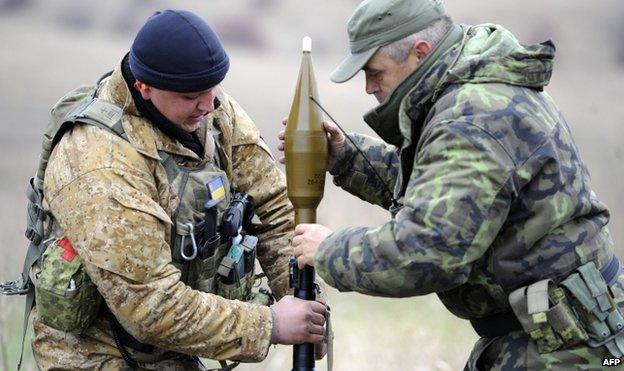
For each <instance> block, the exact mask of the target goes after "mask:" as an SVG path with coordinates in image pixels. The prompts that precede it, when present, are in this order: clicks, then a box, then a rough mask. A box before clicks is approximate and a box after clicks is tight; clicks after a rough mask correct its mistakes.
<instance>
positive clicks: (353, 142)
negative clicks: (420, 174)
mask: <svg viewBox="0 0 624 371" xmlns="http://www.w3.org/2000/svg"><path fill="white" fill-rule="evenodd" d="M310 100H311V101H312V102H314V103H315V104H316V105H317V106H318V107H319V108H320V109H321V110H322V111H323V112H324V113H325V114H326V115H327V117H329V119H330V120H332V121H333V122H334V124H336V126H338V129H340V131H342V133H343V134H344V135H345V137H346V138H347V139H348V140H349V142H351V144H353V146H354V147H355V149H356V150H357V151H358V152H359V153H360V155H362V157H363V158H364V161H365V162H366V163H367V164H368V166H370V168H371V170H373V172H374V173H375V175H376V176H377V178H379V180H380V181H381V184H383V186H384V189H385V191H386V192H388V194H389V195H390V199H391V200H392V206H394V207H398V206H399V202H398V201H397V200H396V199H395V198H394V193H393V192H392V191H391V190H390V187H389V186H388V184H387V183H386V182H385V181H384V180H383V178H382V177H381V175H379V173H378V172H377V169H375V167H374V166H373V164H371V162H370V161H369V160H368V157H366V155H365V154H364V151H362V150H361V149H360V147H359V146H358V145H357V144H355V141H354V140H353V139H352V138H351V137H350V136H349V135H348V134H347V132H346V131H345V130H344V129H343V128H342V126H340V125H339V124H338V122H336V120H334V118H333V117H332V115H330V114H329V112H327V111H326V110H325V108H323V106H321V104H320V103H319V102H318V101H317V100H316V99H314V97H313V96H310Z"/></svg>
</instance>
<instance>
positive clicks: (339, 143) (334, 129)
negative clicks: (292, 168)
mask: <svg viewBox="0 0 624 371" xmlns="http://www.w3.org/2000/svg"><path fill="white" fill-rule="evenodd" d="M287 122H288V119H287V118H284V119H283V120H282V125H284V126H286V123H287ZM323 129H325V132H326V133H327V136H328V138H329V154H328V156H327V171H331V170H332V169H333V168H334V165H336V161H337V160H338V158H339V157H340V155H341V154H342V151H343V150H344V144H345V140H346V139H345V135H344V134H343V133H342V131H340V129H339V128H338V125H336V124H334V123H333V122H331V121H324V122H323ZM284 136H285V131H284V130H282V131H280V132H279V133H277V139H278V140H279V144H278V145H277V149H278V150H279V151H280V152H282V153H283V152H284ZM279 162H280V163H282V164H285V163H286V159H285V158H284V156H281V157H280V158H279Z"/></svg>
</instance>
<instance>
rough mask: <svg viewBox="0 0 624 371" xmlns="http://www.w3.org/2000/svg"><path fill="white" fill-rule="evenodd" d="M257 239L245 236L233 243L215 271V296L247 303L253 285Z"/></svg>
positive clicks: (250, 297)
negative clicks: (238, 241)
mask: <svg viewBox="0 0 624 371" xmlns="http://www.w3.org/2000/svg"><path fill="white" fill-rule="evenodd" d="M257 244H258V238H257V237H255V236H251V235H247V236H245V237H244V238H243V240H242V242H240V243H234V244H232V246H231V247H230V250H229V251H228V253H227V255H226V256H225V257H223V259H222V260H221V264H220V265H219V268H218V269H217V276H218V278H217V295H219V296H222V297H224V298H226V299H232V300H233V299H237V300H241V301H249V300H250V299H252V292H251V290H252V288H253V285H254V283H255V278H256V276H255V272H254V268H255V259H256V245H257Z"/></svg>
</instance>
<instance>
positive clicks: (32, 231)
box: [24, 227, 42, 245]
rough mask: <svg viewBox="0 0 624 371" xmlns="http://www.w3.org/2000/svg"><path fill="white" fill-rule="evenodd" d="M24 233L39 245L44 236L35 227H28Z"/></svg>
mask: <svg viewBox="0 0 624 371" xmlns="http://www.w3.org/2000/svg"><path fill="white" fill-rule="evenodd" d="M24 235H26V238H28V240H29V241H30V242H32V243H33V244H35V245H39V244H40V243H41V239H42V236H41V235H40V234H39V233H38V232H37V230H36V229H35V228H33V227H29V228H27V229H26V232H25V233H24Z"/></svg>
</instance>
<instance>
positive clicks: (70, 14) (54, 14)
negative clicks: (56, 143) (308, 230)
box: [0, 0, 624, 371]
mask: <svg viewBox="0 0 624 371" xmlns="http://www.w3.org/2000/svg"><path fill="white" fill-rule="evenodd" d="M357 4H358V1H356V0H349V1H346V0H343V1H331V0H315V1H302V0H295V1H293V0H229V1H223V0H222V1H216V0H213V1H202V2H199V1H189V0H186V1H166V0H155V1H144V0H108V1H105V2H104V1H102V2H87V1H79V0H56V1H42V0H0V45H2V48H1V49H0V151H1V152H0V174H1V178H2V180H1V181H0V205H1V206H0V253H1V254H2V255H1V258H0V272H1V273H0V281H4V280H9V279H13V278H15V277H17V275H18V272H19V271H20V270H21V263H22V259H23V256H24V254H25V251H26V244H27V241H26V239H25V237H23V230H24V225H25V223H24V221H25V211H24V209H25V198H24V190H25V186H26V183H27V181H28V179H29V178H30V177H31V176H32V175H33V174H34V170H35V166H36V163H37V156H38V154H39V146H40V136H41V133H42V131H43V130H44V128H45V126H46V124H47V120H48V113H49V109H50V107H51V106H52V105H53V104H54V103H55V102H56V100H57V99H58V98H59V97H61V96H62V95H63V94H64V93H65V92H67V91H69V90H71V89H73V88H74V87H76V86H78V85H80V84H92V83H94V82H95V81H96V80H97V78H98V77H99V76H100V75H102V74H103V73H105V72H107V71H108V70H111V69H112V68H113V67H114V66H115V65H116V63H118V62H119V60H120V59H121V57H122V56H123V55H124V54H125V53H126V51H127V50H128V48H129V46H130V44H131V43H132V40H133V36H134V34H135V32H136V31H137V30H138V28H139V27H140V26H141V25H142V24H143V22H144V21H145V19H146V18H147V17H148V16H149V15H151V14H152V13H153V12H154V11H156V10H159V9H165V8H178V9H189V10H194V11H196V12H198V13H199V14H201V15H202V16H203V17H205V18H206V20H207V21H208V22H209V23H210V24H211V25H212V26H213V27H214V28H215V30H216V31H217V33H218V34H219V35H220V36H221V38H222V41H223V43H224V44H225V46H226V49H227V50H228V52H229V54H230V56H231V60H232V67H231V70H230V73H229V75H228V77H227V78H226V81H225V82H224V86H225V88H226V90H227V91H228V92H229V93H230V94H231V95H233V96H234V97H235V98H236V99H237V100H238V101H239V102H240V103H241V104H242V106H243V107H244V108H245V109H246V110H247V112H248V113H249V114H250V115H251V117H252V118H254V120H255V122H256V123H257V125H258V127H259V128H260V130H261V132H262V133H263V136H264V138H265V139H266V141H267V142H268V144H269V146H270V147H271V148H272V149H273V150H274V151H276V150H275V146H276V142H277V140H276V137H275V135H276V133H277V131H278V130H279V128H280V121H281V118H282V117H284V116H286V115H287V113H288V110H289V107H290V102H291V97H292V93H293V91H294V86H295V82H296V77H297V71H298V68H299V58H300V45H301V42H300V40H301V38H302V37H303V36H305V35H309V36H311V37H312V39H313V44H314V59H315V68H316V76H317V80H318V81H317V82H318V86H319V92H320V98H321V100H322V102H323V103H324V105H325V106H326V107H327V108H328V109H329V111H330V112H331V113H332V115H333V116H334V117H335V118H336V119H337V120H338V121H339V122H340V123H341V124H342V125H343V126H345V127H346V128H347V129H348V130H351V131H360V132H364V133H368V134H371V133H372V132H371V131H370V130H369V129H368V128H367V127H365V125H364V124H363V122H362V120H361V116H362V114H363V113H365V112H366V111H367V110H369V109H371V108H372V107H374V106H375V101H374V99H373V98H371V97H367V96H366V95H365V94H364V80H363V77H362V76H359V77H357V78H355V79H353V81H351V82H349V83H346V84H343V85H335V84H332V83H330V82H329V73H330V72H331V70H332V69H333V68H334V67H335V66H336V65H337V64H338V63H339V62H340V60H341V59H342V57H343V56H344V55H345V53H346V51H347V48H348V47H347V36H346V31H345V29H346V27H345V25H346V21H347V19H348V18H349V16H350V14H351V13H352V11H353V9H354V8H355V7H356V5H357ZM446 5H447V10H448V11H449V13H450V14H451V15H452V16H453V18H454V19H455V20H456V21H457V22H460V23H467V24H478V23H486V22H493V23H498V24H502V25H503V26H505V27H507V28H508V29H510V30H512V31H513V32H514V33H515V34H516V35H517V36H518V38H519V39H520V40H521V41H522V42H524V43H534V42H541V41H544V40H546V39H553V40H554V42H555V44H556V45H557V47H558V54H557V60H556V68H555V74H554V76H553V79H552V83H551V85H550V86H549V87H548V89H547V90H548V92H549V93H550V94H551V95H552V96H553V97H554V98H555V100H556V101H557V102H558V104H559V106H560V107H561V109H562V110H563V112H564V113H565V115H566V117H567V119H568V121H569V124H570V126H571V128H572V131H573V133H574V135H575V137H576V140H577V144H578V146H579V147H580V150H581V153H582V155H583V157H584V159H585V161H586V162H587V165H588V167H589V169H590V172H591V174H592V178H593V184H594V188H595V190H596V192H597V193H598V196H599V197H600V198H601V199H602V200H603V201H604V202H605V203H606V204H607V205H608V206H609V207H610V209H611V212H612V220H611V224H610V228H611V231H612V233H613V237H614V239H615V241H616V245H618V252H619V253H620V254H621V253H622V251H623V249H622V247H621V241H623V240H624V228H623V226H624V198H621V197H619V191H620V190H621V189H622V187H621V182H622V179H623V178H624V177H623V176H624V168H623V166H622V160H624V147H623V146H622V144H621V142H620V141H621V140H622V139H623V137H624V134H623V133H624V131H623V130H622V128H621V127H620V125H623V124H624V119H623V117H624V100H623V99H622V89H623V88H624V42H622V40H624V3H623V2H622V1H618V0H603V1H600V2H585V1H566V0H551V1H537V0H524V1H521V2H520V1H512V0H499V1H496V2H494V1H470V2H468V1H460V0H447V1H446ZM319 217H320V221H321V222H322V223H324V224H326V225H328V226H329V227H331V228H342V227H347V226H358V225H366V226H374V225H378V224H381V223H383V222H384V221H386V220H387V219H388V214H387V213H386V212H385V211H384V210H382V209H380V208H378V207H375V206H370V205H367V204H364V203H363V202H361V201H360V200H358V199H356V198H354V197H352V196H349V195H347V194H346V193H344V192H342V191H340V190H338V189H336V187H334V186H333V185H332V184H331V182H329V181H328V184H327V190H326V197H325V199H324V200H323V203H322V205H321V207H320V211H319ZM330 300H331V304H332V309H333V322H334V324H335V333H336V339H335V345H336V350H335V368H336V369H337V370H381V369H383V370H440V371H445V370H458V369H461V368H462V367H463V364H464V362H465V360H466V358H467V356H468V354H469V351H470V349H471V347H472V344H473V342H474V341H475V339H476V335H475V334H474V332H473V330H472V329H471V327H470V326H469V324H468V323H466V322H465V321H461V320H459V319H456V318H454V317H452V316H451V315H450V314H449V313H448V312H446V311H445V310H444V308H443V306H442V305H441V304H440V302H439V300H438V299H437V298H436V297H435V296H434V295H429V296H426V297H420V298H409V299H380V298H370V297H364V296H362V295H358V294H339V293H337V292H336V291H334V290H332V291H331V292H330ZM22 314H23V298H5V297H0V369H6V370H8V369H14V368H15V365H16V362H17V357H18V353H19V349H18V348H19V341H20V338H21V318H22ZM25 357H26V367H25V369H36V366H35V364H34V361H33V360H32V353H31V351H30V347H29V346H28V345H27V346H26V351H25ZM290 357H291V348H290V347H274V348H273V349H271V351H270V355H269V359H268V360H267V361H266V362H265V363H262V364H259V365H244V366H241V367H240V369H242V370H265V369H266V370H287V369H289V368H290V365H291V359H290ZM323 368H324V362H322V363H319V365H318V369H319V370H322V369H323Z"/></svg>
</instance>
